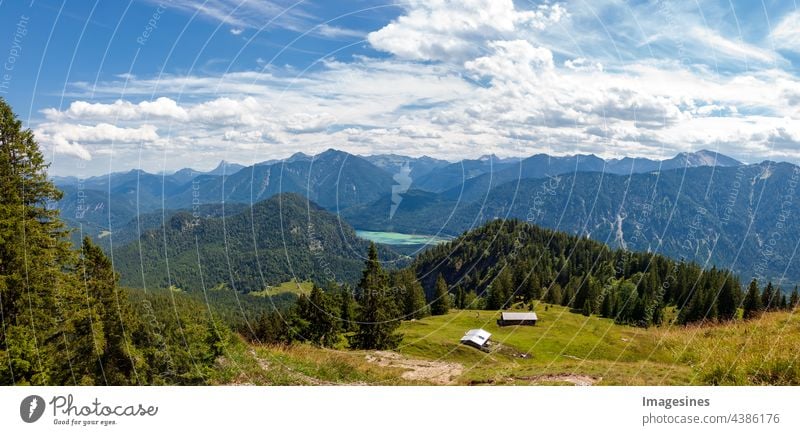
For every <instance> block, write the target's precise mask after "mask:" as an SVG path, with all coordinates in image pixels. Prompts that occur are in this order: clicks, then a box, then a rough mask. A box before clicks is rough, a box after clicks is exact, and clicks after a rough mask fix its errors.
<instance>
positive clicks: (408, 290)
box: [392, 269, 428, 319]
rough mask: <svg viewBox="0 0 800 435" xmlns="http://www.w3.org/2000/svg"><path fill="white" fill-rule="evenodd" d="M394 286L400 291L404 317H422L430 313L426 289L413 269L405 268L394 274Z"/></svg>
mask: <svg viewBox="0 0 800 435" xmlns="http://www.w3.org/2000/svg"><path fill="white" fill-rule="evenodd" d="M392 278H393V283H392V287H393V288H394V289H397V290H399V292H400V303H401V305H402V308H403V317H404V318H406V319H421V318H423V317H425V316H427V315H428V308H427V301H426V300H425V289H423V288H422V284H420V282H419V280H418V279H417V275H416V274H415V273H414V271H413V269H403V270H401V271H399V272H397V273H395V274H394V275H393V277H392Z"/></svg>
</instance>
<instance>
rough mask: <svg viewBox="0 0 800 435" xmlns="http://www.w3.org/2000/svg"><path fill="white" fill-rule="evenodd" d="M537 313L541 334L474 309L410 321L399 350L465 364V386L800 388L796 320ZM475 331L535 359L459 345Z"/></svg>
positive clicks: (558, 310) (799, 321)
mask: <svg viewBox="0 0 800 435" xmlns="http://www.w3.org/2000/svg"><path fill="white" fill-rule="evenodd" d="M537 314H538V315H539V319H540V320H539V324H537V326H535V327H528V326H524V327H522V326H521V327H505V328H499V327H498V326H497V325H496V323H495V319H496V318H497V315H496V314H495V313H494V312H489V311H471V310H470V311H454V312H452V313H450V314H448V315H446V316H438V317H430V318H426V319H423V320H421V321H417V322H406V323H404V324H403V327H402V331H403V332H404V334H405V338H404V340H403V345H402V348H401V349H400V351H401V352H403V353H404V354H408V355H413V356H415V357H424V358H430V359H443V360H453V361H458V362H461V363H462V364H464V366H465V372H464V375H462V377H461V379H459V383H492V384H504V383H511V384H517V383H530V381H531V379H530V378H532V377H533V378H537V377H539V378H541V377H542V376H543V375H556V374H559V375H560V374H580V375H586V376H591V377H594V378H598V380H599V383H601V384H610V385H689V384H704V385H705V384H798V383H800V316H796V315H795V316H793V315H791V314H789V313H771V314H768V315H766V316H765V317H764V318H762V319H760V320H756V321H752V322H738V323H731V324H725V325H714V326H695V327H688V328H686V327H678V326H672V327H668V326H665V327H660V328H650V329H641V328H633V327H629V326H622V325H616V324H614V323H613V322H612V321H611V320H609V319H603V318H599V317H595V316H592V317H588V318H587V317H584V316H582V315H580V314H574V313H570V312H569V311H568V310H567V309H566V308H564V307H557V306H551V307H550V308H549V309H548V310H547V311H544V310H543V309H538V310H537ZM795 314H797V313H795ZM476 327H481V328H484V329H486V330H487V331H489V332H491V333H492V339H493V340H494V341H495V342H496V343H501V344H503V345H506V346H511V347H513V348H514V349H516V350H517V351H518V352H523V353H529V354H531V355H532V357H531V358H530V359H522V358H518V357H513V356H510V355H505V354H504V353H503V352H493V353H492V354H486V353H481V352H478V351H475V350H472V349H470V348H467V347H465V346H456V345H455V343H456V342H457V340H458V338H460V336H461V334H462V333H463V332H464V331H466V330H468V329H471V328H476ZM730 368H732V369H730ZM729 369H730V370H729Z"/></svg>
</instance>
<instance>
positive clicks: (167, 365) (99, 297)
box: [0, 99, 229, 385]
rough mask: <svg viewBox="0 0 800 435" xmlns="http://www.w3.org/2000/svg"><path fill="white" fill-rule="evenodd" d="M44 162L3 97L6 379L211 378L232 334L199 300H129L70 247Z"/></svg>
mask: <svg viewBox="0 0 800 435" xmlns="http://www.w3.org/2000/svg"><path fill="white" fill-rule="evenodd" d="M46 167H47V165H45V163H44V159H43V157H42V154H41V152H40V151H39V148H38V144H37V143H36V141H35V139H34V137H33V134H32V133H31V132H30V130H23V129H22V128H21V123H20V122H19V121H18V120H17V119H16V118H15V116H14V114H13V113H12V111H11V108H10V107H8V105H7V104H6V103H5V101H3V100H2V99H0V319H2V323H3V328H2V329H0V384H4V385H9V384H19V385H28V384H33V385H74V384H81V385H92V384H95V385H105V384H111V385H127V384H142V385H152V384H175V383H179V384H197V383H202V382H204V380H205V378H206V376H207V374H208V373H209V371H210V370H211V367H212V365H213V363H214V361H215V360H216V358H217V357H218V356H219V355H220V354H221V352H222V350H223V348H224V345H225V343H226V342H227V339H228V334H229V332H228V330H227V329H226V328H225V327H224V326H222V325H218V324H217V323H216V322H215V321H214V320H213V319H211V318H210V317H208V316H205V315H204V311H203V309H202V305H199V304H196V303H194V301H188V302H187V301H184V300H179V298H174V297H173V298H170V299H165V298H163V297H161V298H159V297H156V296H145V295H143V294H140V293H136V296H137V297H138V299H137V298H134V299H135V302H133V303H132V300H131V298H130V297H129V296H128V295H127V294H126V292H125V291H124V290H122V289H120V288H119V287H118V286H117V275H116V274H115V273H114V271H113V270H112V267H111V261H110V260H109V259H108V258H106V256H105V255H104V254H103V252H102V251H101V249H100V248H99V247H98V246H96V245H95V244H94V243H92V242H91V240H89V239H88V238H86V239H84V240H83V241H82V244H81V246H80V249H79V251H73V250H72V249H71V247H72V244H71V243H70V241H69V234H68V233H67V232H66V231H65V229H64V226H63V224H62V222H61V220H60V219H59V216H58V212H57V211H55V210H53V209H51V208H48V204H52V203H53V202H54V201H57V200H59V199H60V198H61V192H59V191H58V190H57V189H56V188H55V186H53V184H52V183H50V182H49V181H48V180H47V178H46V174H45V170H46ZM171 296H172V295H171ZM136 302H142V304H137V303H136Z"/></svg>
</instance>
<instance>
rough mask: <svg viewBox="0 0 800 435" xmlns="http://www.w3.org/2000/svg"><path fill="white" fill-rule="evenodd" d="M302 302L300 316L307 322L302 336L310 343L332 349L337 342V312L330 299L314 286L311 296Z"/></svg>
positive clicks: (301, 299) (301, 297)
mask: <svg viewBox="0 0 800 435" xmlns="http://www.w3.org/2000/svg"><path fill="white" fill-rule="evenodd" d="M300 301H302V302H301V303H300V304H299V306H300V307H301V313H300V316H301V317H302V318H303V319H304V320H305V321H306V322H307V324H306V327H305V330H304V331H303V335H304V336H305V337H306V339H308V340H309V341H311V342H312V343H314V344H316V345H318V346H322V347H332V346H333V345H334V344H336V342H337V341H338V333H339V310H338V307H336V305H335V304H334V303H333V301H332V300H331V298H330V297H329V296H328V295H326V294H325V293H324V292H323V291H322V289H321V288H319V287H318V286H317V285H314V286H313V287H312V288H311V294H310V295H309V296H308V298H306V296H305V295H302V296H300Z"/></svg>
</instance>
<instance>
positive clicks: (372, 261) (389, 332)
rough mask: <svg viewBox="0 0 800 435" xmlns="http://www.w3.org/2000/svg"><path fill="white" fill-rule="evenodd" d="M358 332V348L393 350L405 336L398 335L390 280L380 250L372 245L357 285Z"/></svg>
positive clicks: (355, 341) (355, 345) (356, 346)
mask: <svg viewBox="0 0 800 435" xmlns="http://www.w3.org/2000/svg"><path fill="white" fill-rule="evenodd" d="M358 289H359V306H360V307H359V310H358V322H359V323H358V332H357V333H356V335H355V336H354V337H353V343H352V345H353V347H354V348H357V349H391V348H394V347H396V346H397V345H398V344H399V343H400V340H401V339H402V336H400V335H399V334H397V333H395V330H396V329H397V327H399V326H400V321H399V320H398V316H397V315H398V314H399V313H398V310H397V308H396V306H395V304H394V301H393V300H392V298H391V296H390V295H389V291H388V290H389V289H388V278H387V276H386V273H385V272H384V271H383V268H382V267H381V264H380V261H379V260H378V249H377V248H376V247H375V244H374V243H370V246H369V253H368V255H367V260H366V263H365V268H364V273H363V275H362V277H361V281H360V282H359V285H358Z"/></svg>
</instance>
